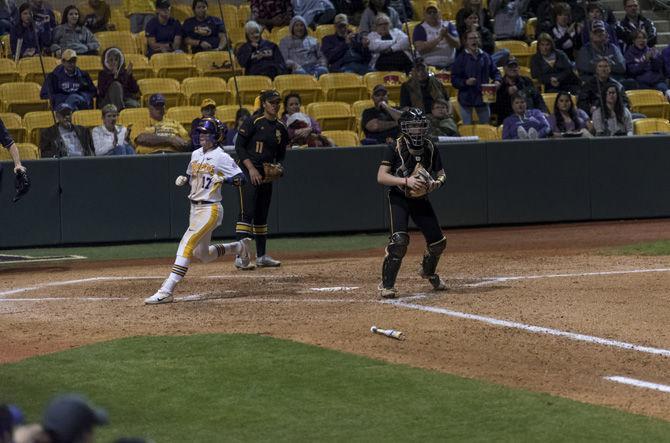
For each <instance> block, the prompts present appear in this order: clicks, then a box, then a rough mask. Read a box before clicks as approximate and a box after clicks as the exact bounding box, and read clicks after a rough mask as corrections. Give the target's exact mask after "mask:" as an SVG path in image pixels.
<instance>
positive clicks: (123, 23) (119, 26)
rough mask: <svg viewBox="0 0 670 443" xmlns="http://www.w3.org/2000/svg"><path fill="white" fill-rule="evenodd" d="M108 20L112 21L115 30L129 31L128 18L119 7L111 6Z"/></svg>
mask: <svg viewBox="0 0 670 443" xmlns="http://www.w3.org/2000/svg"><path fill="white" fill-rule="evenodd" d="M110 21H111V22H112V23H114V26H115V27H116V29H115V31H126V32H130V19H129V18H128V17H126V16H125V14H124V13H123V11H122V10H121V8H112V17H111V19H110ZM96 36H97V34H96Z"/></svg>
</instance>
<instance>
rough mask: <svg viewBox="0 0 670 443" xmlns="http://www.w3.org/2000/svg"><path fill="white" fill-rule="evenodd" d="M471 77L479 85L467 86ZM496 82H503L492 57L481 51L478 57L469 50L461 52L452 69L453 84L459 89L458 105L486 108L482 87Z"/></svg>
mask: <svg viewBox="0 0 670 443" xmlns="http://www.w3.org/2000/svg"><path fill="white" fill-rule="evenodd" d="M471 77H474V78H476V79H477V83H476V84H474V85H472V86H470V85H466V84H465V81H466V80H467V79H469V78H471ZM496 80H497V81H499V82H502V76H501V75H500V71H498V68H496V65H495V64H494V63H493V60H491V56H490V55H488V54H487V53H486V52H484V51H482V50H481V49H480V50H479V52H478V53H477V54H476V55H472V54H471V53H470V52H468V51H467V50H464V51H461V53H460V54H458V55H457V56H456V60H454V64H453V65H452V67H451V83H452V84H453V85H454V87H455V88H456V89H458V103H459V104H461V105H463V106H474V107H480V106H484V102H483V101H482V85H483V84H486V83H493V82H494V81H496Z"/></svg>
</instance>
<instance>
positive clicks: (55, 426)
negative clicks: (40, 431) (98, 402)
mask: <svg viewBox="0 0 670 443" xmlns="http://www.w3.org/2000/svg"><path fill="white" fill-rule="evenodd" d="M108 421H109V420H108V417H107V412H105V411H104V410H102V409H98V408H95V407H93V406H91V405H90V404H89V403H88V402H87V401H86V399H85V398H84V397H82V396H80V395H76V394H65V395H60V396H58V397H56V398H54V399H53V400H51V403H49V405H48V406H47V408H46V410H45V411H44V417H43V418H42V427H43V428H44V430H45V431H48V432H51V433H52V434H54V435H55V436H56V438H57V441H78V440H79V438H80V437H81V435H82V434H84V433H85V432H87V431H90V430H91V429H93V427H94V426H100V425H106V424H107V423H108Z"/></svg>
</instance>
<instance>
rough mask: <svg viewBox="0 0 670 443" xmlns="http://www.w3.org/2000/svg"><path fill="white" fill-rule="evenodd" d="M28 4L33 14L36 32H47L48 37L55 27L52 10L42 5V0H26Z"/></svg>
mask: <svg viewBox="0 0 670 443" xmlns="http://www.w3.org/2000/svg"><path fill="white" fill-rule="evenodd" d="M28 1H29V2H30V10H31V11H32V13H33V21H34V22H35V25H36V28H37V32H42V31H44V32H48V33H49V35H51V33H52V32H53V30H54V28H55V27H56V25H57V23H56V16H55V15H54V11H53V9H52V8H51V7H50V6H48V5H45V4H44V0H28Z"/></svg>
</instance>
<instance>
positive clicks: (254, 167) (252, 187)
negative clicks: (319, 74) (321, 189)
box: [235, 90, 289, 269]
mask: <svg viewBox="0 0 670 443" xmlns="http://www.w3.org/2000/svg"><path fill="white" fill-rule="evenodd" d="M280 101H281V100H280V96H279V93H278V92H277V91H274V90H269V91H263V92H262V93H261V96H260V106H261V107H260V109H259V110H258V111H256V112H255V113H254V115H252V116H251V117H249V118H247V119H246V121H245V122H244V123H243V124H242V126H241V127H240V129H239V132H238V133H237V141H236V142H235V151H236V152H237V156H238V157H239V164H240V167H241V168H242V171H243V172H244V175H245V177H246V179H247V180H246V182H245V184H244V185H243V186H242V187H241V188H240V215H239V217H238V221H237V225H236V226H235V232H236V234H237V239H238V240H241V239H243V238H255V239H256V264H255V266H258V267H277V266H279V265H281V262H280V261H278V260H275V259H273V258H272V257H270V256H269V255H267V253H266V243H267V235H268V224H267V223H268V222H267V220H268V212H269V211H270V202H271V199H272V182H273V181H274V180H276V179H278V178H279V177H281V176H282V175H283V173H284V169H283V167H282V166H281V162H282V161H283V160H284V157H285V155H286V147H287V145H288V143H289V138H288V131H287V130H286V126H284V124H283V123H282V122H281V121H280V120H279V119H278V118H277V116H278V114H279V103H280ZM255 266H254V264H253V263H251V261H250V260H245V259H244V258H243V257H241V256H239V257H237V259H236V260H235V267H237V268H238V269H254V267H255Z"/></svg>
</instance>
